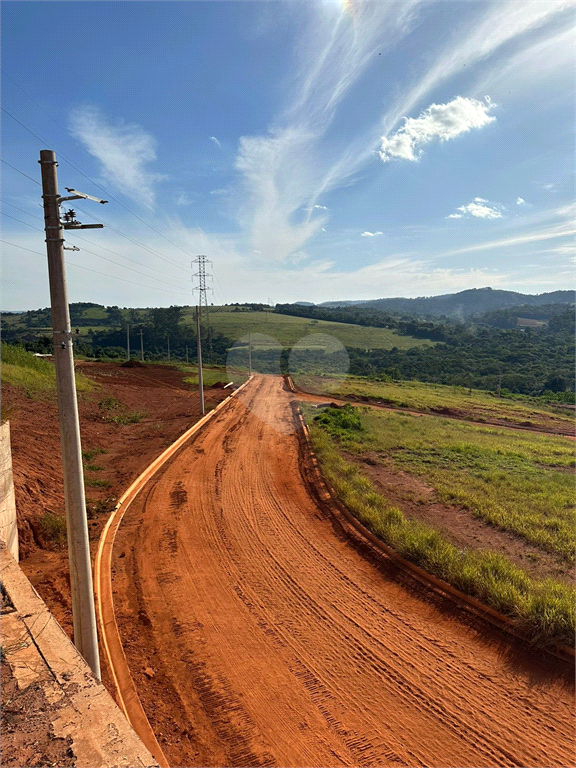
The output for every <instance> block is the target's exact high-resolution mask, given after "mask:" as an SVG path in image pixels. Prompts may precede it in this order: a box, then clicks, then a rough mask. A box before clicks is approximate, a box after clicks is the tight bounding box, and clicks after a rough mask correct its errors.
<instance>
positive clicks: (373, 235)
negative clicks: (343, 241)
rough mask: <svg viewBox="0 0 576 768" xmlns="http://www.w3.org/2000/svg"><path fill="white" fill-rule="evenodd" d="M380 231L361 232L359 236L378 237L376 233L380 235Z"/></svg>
mask: <svg viewBox="0 0 576 768" xmlns="http://www.w3.org/2000/svg"><path fill="white" fill-rule="evenodd" d="M382 234H383V233H382V232H368V231H366V232H362V234H361V235H360V237H378V235H382Z"/></svg>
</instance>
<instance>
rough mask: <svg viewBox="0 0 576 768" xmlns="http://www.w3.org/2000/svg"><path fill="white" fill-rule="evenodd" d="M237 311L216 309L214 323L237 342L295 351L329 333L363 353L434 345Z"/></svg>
mask: <svg viewBox="0 0 576 768" xmlns="http://www.w3.org/2000/svg"><path fill="white" fill-rule="evenodd" d="M232 310H233V307H213V308H212V309H211V310H210V321H211V324H212V327H213V328H214V330H215V331H216V332H218V333H221V334H222V335H223V336H226V337H227V338H229V339H232V340H233V341H236V340H238V339H241V338H242V337H243V336H246V335H247V334H248V333H263V334H266V335H268V336H272V337H273V338H274V339H276V340H277V341H278V342H279V343H280V344H282V345H283V346H285V347H291V346H292V345H293V344H295V343H296V342H297V341H299V340H300V339H302V338H303V337H304V336H306V335H308V334H311V333H325V334H329V335H331V336H334V337H336V338H337V339H338V340H339V341H341V342H342V344H344V346H345V347H356V348H360V349H392V347H398V349H410V348H411V347H418V346H422V345H431V344H433V342H431V341H428V340H426V339H414V338H412V337H411V336H399V335H398V334H397V333H395V332H394V331H391V330H388V329H387V328H368V327H365V326H361V325H349V324H348V323H329V322H326V321H325V320H309V319H308V318H305V317H292V316H291V315H277V314H276V313H274V312H252V311H251V312H234V311H232ZM183 322H184V323H186V324H191V323H192V322H193V315H192V310H191V309H190V310H185V311H184V319H183Z"/></svg>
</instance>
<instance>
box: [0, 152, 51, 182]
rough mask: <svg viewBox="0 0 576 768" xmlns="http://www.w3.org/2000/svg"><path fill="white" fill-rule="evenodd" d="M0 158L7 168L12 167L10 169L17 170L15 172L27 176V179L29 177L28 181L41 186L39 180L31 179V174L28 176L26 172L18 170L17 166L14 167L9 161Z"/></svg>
mask: <svg viewBox="0 0 576 768" xmlns="http://www.w3.org/2000/svg"><path fill="white" fill-rule="evenodd" d="M0 160H1V161H2V162H3V163H4V164H5V165H7V166H8V168H12V170H13V171H17V172H18V173H20V174H21V175H22V176H26V178H27V179H30V181H33V182H34V184H38V186H39V187H41V186H42V184H40V182H39V181H36V179H33V178H32V176H28V174H27V173H24V171H19V170H18V168H15V167H14V166H13V165H10V163H7V162H6V160H4V158H2V157H0Z"/></svg>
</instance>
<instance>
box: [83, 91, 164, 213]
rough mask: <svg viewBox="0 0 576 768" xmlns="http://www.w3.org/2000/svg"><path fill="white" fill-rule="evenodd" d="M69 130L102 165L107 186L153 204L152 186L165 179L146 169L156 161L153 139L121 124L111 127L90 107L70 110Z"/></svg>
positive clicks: (137, 128) (140, 128)
mask: <svg viewBox="0 0 576 768" xmlns="http://www.w3.org/2000/svg"><path fill="white" fill-rule="evenodd" d="M70 131H71V133H72V135H73V136H74V137H75V138H77V139H79V140H80V141H81V142H82V143H83V144H84V146H85V147H86V149H87V150H88V152H89V153H90V154H91V155H92V156H93V157H95V158H96V159H97V160H98V161H99V162H100V163H101V165H102V171H101V172H102V177H103V180H104V181H105V182H106V183H111V184H113V185H114V186H116V187H118V189H120V190H121V191H122V192H123V193H124V194H125V195H128V196H129V197H131V198H133V199H134V200H136V201H138V202H139V203H143V204H144V205H147V206H148V207H151V206H152V205H153V204H154V189H153V187H154V184H155V183H156V182H157V181H159V180H161V179H163V178H165V176H162V175H161V174H157V173H151V172H150V171H148V170H147V169H146V164H147V163H151V162H153V161H154V160H156V140H155V138H154V137H153V136H152V135H151V134H150V133H147V132H146V131H145V130H144V128H142V127H141V126H139V125H135V124H131V123H125V122H124V121H120V122H118V123H117V124H116V125H114V124H112V123H111V122H109V121H108V120H107V118H106V117H105V116H104V115H103V114H102V112H101V111H100V109H98V107H95V106H91V105H85V106H82V107H76V108H75V109H73V110H72V112H71V114H70Z"/></svg>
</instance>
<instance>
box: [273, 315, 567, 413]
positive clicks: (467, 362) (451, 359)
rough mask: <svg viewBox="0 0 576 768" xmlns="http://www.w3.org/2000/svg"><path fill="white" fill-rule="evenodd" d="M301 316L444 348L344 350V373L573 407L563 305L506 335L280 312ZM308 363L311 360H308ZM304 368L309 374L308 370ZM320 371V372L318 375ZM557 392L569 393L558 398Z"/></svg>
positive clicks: (484, 329)
mask: <svg viewBox="0 0 576 768" xmlns="http://www.w3.org/2000/svg"><path fill="white" fill-rule="evenodd" d="M277 311H278V312H282V313H284V312H288V313H290V314H295V315H297V316H299V317H315V318H320V317H325V318H326V319H328V318H330V319H336V318H337V319H338V320H339V321H340V322H349V323H356V324H364V323H365V324H369V325H371V326H378V325H380V326H383V327H386V328H389V329H395V330H397V331H398V333H399V334H404V333H406V334H410V335H411V336H413V337H415V338H428V339H431V340H434V341H439V342H444V343H440V344H435V345H430V346H422V347H412V348H411V349H408V350H402V349H400V348H398V347H394V348H392V349H390V350H384V349H357V348H349V349H348V353H349V355H350V373H352V374H353V375H359V376H379V375H382V374H384V375H386V376H389V377H390V378H392V379H396V380H397V379H404V380H410V379H415V380H418V381H428V382H436V383H438V384H454V385H459V386H463V387H466V386H467V387H474V388H476V389H486V390H491V391H495V390H497V389H498V388H499V387H500V388H501V389H502V390H503V391H504V392H507V391H508V392H513V393H520V394H529V395H542V394H544V393H546V394H548V395H557V396H556V398H555V399H557V400H560V401H564V402H572V403H573V402H574V379H575V374H574V323H575V316H574V308H573V307H572V308H566V306H564V307H563V309H562V311H560V312H558V313H557V314H554V315H551V316H550V317H549V321H548V323H547V324H546V325H545V326H542V327H539V328H525V329H521V328H514V329H510V330H506V329H500V328H494V327H490V326H489V325H487V324H484V325H474V324H470V323H468V324H464V323H459V322H450V321H425V320H418V319H415V318H402V317H393V316H390V315H387V314H385V313H380V312H378V311H376V310H372V309H368V310H365V309H362V308H361V307H357V306H354V307H345V308H322V307H303V306H299V305H298V306H297V305H289V306H278V307H277ZM309 362H310V363H311V362H312V357H311V356H310V361H309ZM310 367H311V366H310V365H309V366H308V369H309V370H310ZM318 372H320V371H318ZM562 393H567V394H566V395H562Z"/></svg>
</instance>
